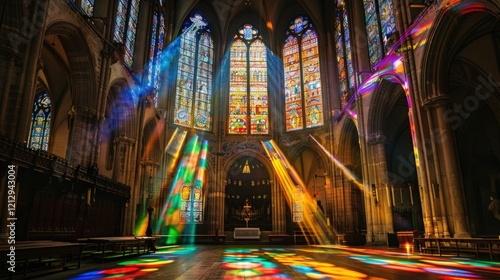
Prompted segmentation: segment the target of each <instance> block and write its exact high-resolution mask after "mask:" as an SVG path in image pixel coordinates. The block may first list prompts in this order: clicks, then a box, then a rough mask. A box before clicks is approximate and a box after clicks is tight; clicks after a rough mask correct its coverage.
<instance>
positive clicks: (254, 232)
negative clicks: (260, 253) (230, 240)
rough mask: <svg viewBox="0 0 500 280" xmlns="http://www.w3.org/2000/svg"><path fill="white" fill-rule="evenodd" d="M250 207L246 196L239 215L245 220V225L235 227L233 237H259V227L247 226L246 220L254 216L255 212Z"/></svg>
mask: <svg viewBox="0 0 500 280" xmlns="http://www.w3.org/2000/svg"><path fill="white" fill-rule="evenodd" d="M251 208H252V206H250V204H249V202H248V198H247V199H246V200H245V205H244V206H243V210H241V212H240V217H241V219H242V220H244V221H245V223H246V227H244V228H243V227H240V228H235V229H234V233H233V237H234V239H260V228H252V227H248V222H249V221H251V220H253V219H254V218H255V212H254V211H252V210H251Z"/></svg>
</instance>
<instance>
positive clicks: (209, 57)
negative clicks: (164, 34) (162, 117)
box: [174, 14, 214, 131]
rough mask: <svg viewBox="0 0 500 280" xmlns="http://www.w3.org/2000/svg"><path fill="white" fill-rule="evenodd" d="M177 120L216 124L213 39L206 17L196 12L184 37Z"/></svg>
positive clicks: (206, 125) (185, 123) (203, 125)
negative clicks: (213, 105) (213, 88)
mask: <svg viewBox="0 0 500 280" xmlns="http://www.w3.org/2000/svg"><path fill="white" fill-rule="evenodd" d="M180 40H181V41H180V56H179V64H178V69H177V86H176V97H175V110H174V122H175V123H176V124H177V125H182V126H186V127H193V128H196V129H200V130H207V131H208V130H210V129H211V126H212V118H211V114H212V103H211V100H212V79H213V55H214V48H213V40H212V36H211V35H210V29H209V26H208V23H207V22H206V20H205V19H204V18H203V17H202V16H201V15H199V14H194V15H193V16H191V17H189V18H188V19H187V20H186V21H185V22H184V28H183V34H182V35H181V39H180Z"/></svg>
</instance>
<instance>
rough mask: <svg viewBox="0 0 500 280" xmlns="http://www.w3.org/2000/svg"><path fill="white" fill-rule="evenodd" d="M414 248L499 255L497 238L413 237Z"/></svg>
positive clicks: (454, 253) (478, 255)
mask: <svg viewBox="0 0 500 280" xmlns="http://www.w3.org/2000/svg"><path fill="white" fill-rule="evenodd" d="M414 247H415V250H419V251H420V252H422V253H429V254H438V255H439V256H442V255H443V254H453V255H457V256H460V255H462V256H463V255H464V254H468V255H474V256H475V257H476V258H480V257H482V256H488V257H489V258H490V259H494V258H495V257H497V258H498V257H499V256H500V239H497V238H433V237H426V238H414Z"/></svg>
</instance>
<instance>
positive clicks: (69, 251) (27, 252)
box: [0, 240, 84, 278]
mask: <svg viewBox="0 0 500 280" xmlns="http://www.w3.org/2000/svg"><path fill="white" fill-rule="evenodd" d="M83 245H84V244H80V243H72V242H59V241H48V240H43V241H17V242H16V243H15V244H5V245H4V244H2V245H0V261H1V262H2V265H1V267H2V275H3V273H4V272H7V273H9V275H8V277H10V278H12V277H13V276H14V275H19V274H23V275H24V276H26V274H28V273H30V274H33V273H36V272H45V270H47V269H51V270H54V269H61V270H65V269H68V268H70V267H73V266H75V267H76V268H77V269H79V268H80V266H81V253H82V248H83ZM11 246H13V247H12V248H11ZM12 256H13V259H12V258H11V257H12ZM75 258H76V259H75ZM12 260H14V261H13V262H12V263H10V261H12ZM52 264H55V265H52ZM12 265H14V266H15V273H12V272H11V271H9V270H8V268H9V267H11V266H12ZM5 266H6V267H5ZM20 266H22V268H23V269H22V271H21V270H20Z"/></svg>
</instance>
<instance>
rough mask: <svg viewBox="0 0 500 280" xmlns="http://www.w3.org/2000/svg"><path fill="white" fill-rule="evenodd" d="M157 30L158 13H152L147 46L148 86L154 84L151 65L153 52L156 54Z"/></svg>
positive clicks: (152, 66)
mask: <svg viewBox="0 0 500 280" xmlns="http://www.w3.org/2000/svg"><path fill="white" fill-rule="evenodd" d="M157 28H158V13H157V12H154V14H153V22H152V28H151V29H152V31H153V32H152V34H151V43H150V44H149V67H148V85H149V86H153V84H154V71H155V67H154V65H153V62H154V58H155V52H156V32H157Z"/></svg>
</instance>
